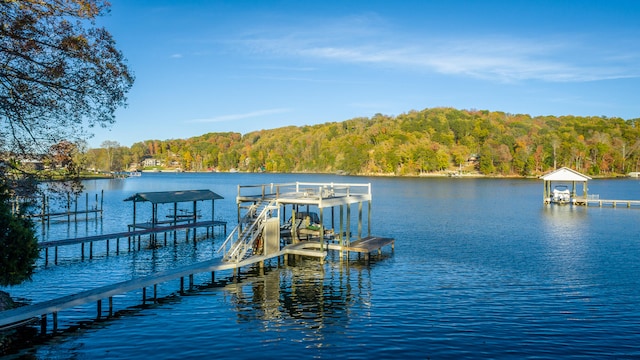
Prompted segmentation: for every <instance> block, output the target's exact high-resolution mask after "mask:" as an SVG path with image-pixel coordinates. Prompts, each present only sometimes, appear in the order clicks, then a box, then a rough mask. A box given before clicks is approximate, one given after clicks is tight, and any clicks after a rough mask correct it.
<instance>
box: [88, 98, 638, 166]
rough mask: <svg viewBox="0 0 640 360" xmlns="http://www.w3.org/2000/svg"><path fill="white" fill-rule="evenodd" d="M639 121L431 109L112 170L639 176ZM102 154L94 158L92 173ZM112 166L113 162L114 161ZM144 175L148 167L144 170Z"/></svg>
mask: <svg viewBox="0 0 640 360" xmlns="http://www.w3.org/2000/svg"><path fill="white" fill-rule="evenodd" d="M639 121H640V119H632V120H623V119H621V118H607V117H603V116H591V117H579V116H559V117H557V116H540V117H531V116H530V115H526V114H508V113H504V112H499V111H487V110H457V109H453V108H430V109H424V110H421V111H410V112H408V113H404V114H401V115H398V116H385V115H381V114H376V115H375V116H373V117H372V118H355V119H350V120H346V121H342V122H331V123H325V124H319V125H310V126H288V127H283V128H277V129H271V130H262V131H256V132H252V133H249V134H246V135H244V136H242V135H241V134H239V133H209V134H204V135H202V136H197V137H193V138H189V139H184V140H182V139H180V140H177V139H173V140H162V141H161V140H147V141H143V142H139V143H136V144H133V145H132V146H131V148H126V147H123V148H119V149H118V151H119V154H117V155H118V156H116V157H114V156H113V154H111V155H112V156H111V161H112V163H113V162H114V159H115V160H118V161H120V163H121V164H120V166H121V167H125V166H124V164H129V163H141V164H142V162H143V160H145V159H147V164H149V159H151V160H152V161H154V162H157V163H159V164H160V165H156V166H160V167H165V168H180V169H181V170H184V171H212V170H218V171H228V170H230V169H238V170H239V171H250V172H259V171H267V172H325V173H333V172H341V173H349V174H377V175H383V174H393V175H421V174H430V173H442V172H445V173H446V172H448V171H451V172H454V171H459V170H463V171H467V172H479V173H481V174H487V175H524V176H528V175H537V174H541V173H544V172H546V171H548V170H549V169H553V168H556V167H560V166H567V167H570V168H572V169H575V170H577V171H580V172H583V173H586V174H590V175H609V176H610V175H615V174H626V173H628V172H631V171H638V165H639V162H640V152H639V151H638V150H639V148H640V129H639V128H638V125H639V124H640V123H639ZM104 150H105V149H93V150H91V152H90V154H88V158H89V159H88V162H89V163H91V162H93V164H94V166H95V167H100V166H98V164H99V163H100V161H101V158H103V157H104V156H103V154H102V152H104ZM118 161H116V163H117V162H118ZM140 166H142V165H140Z"/></svg>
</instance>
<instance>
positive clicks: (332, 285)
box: [225, 259, 375, 347]
mask: <svg viewBox="0 0 640 360" xmlns="http://www.w3.org/2000/svg"><path fill="white" fill-rule="evenodd" d="M370 266H375V262H373V263H371V264H370V265H364V263H359V262H338V263H331V264H330V265H329V266H323V265H320V264H319V263H318V262H317V260H315V259H313V260H302V261H300V262H299V263H297V264H296V265H294V266H289V267H285V268H274V269H269V270H267V272H266V273H265V274H264V275H260V276H251V277H248V278H246V279H245V280H243V283H233V284H228V285H227V286H226V287H225V290H226V291H228V292H229V293H230V294H231V295H232V298H231V303H232V304H233V307H234V310H235V312H236V316H237V321H238V322H240V323H259V324H260V328H261V329H262V331H265V332H288V333H290V332H291V331H292V330H295V331H296V332H297V333H299V335H298V336H297V338H296V339H290V340H291V341H294V342H296V341H305V342H308V346H311V347H322V346H324V345H326V344H325V343H327V341H328V337H331V336H333V335H335V334H340V333H344V332H345V331H346V330H345V329H346V328H347V327H348V326H349V324H350V323H351V322H352V321H353V320H354V319H353V312H354V311H355V312H356V313H357V314H359V315H358V316H359V317H360V318H362V317H367V315H366V314H368V313H369V312H368V311H366V310H363V309H366V308H368V307H370V306H371V303H372V301H371V300H372V299H371V298H372V283H371V277H370V268H369V267H370ZM352 309H354V310H352Z"/></svg>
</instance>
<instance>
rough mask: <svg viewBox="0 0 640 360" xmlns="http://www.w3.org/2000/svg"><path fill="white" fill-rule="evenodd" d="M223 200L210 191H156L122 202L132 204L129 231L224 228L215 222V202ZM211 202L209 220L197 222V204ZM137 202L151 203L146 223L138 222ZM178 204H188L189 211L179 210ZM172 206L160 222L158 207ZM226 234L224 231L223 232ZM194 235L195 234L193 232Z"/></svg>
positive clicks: (134, 195)
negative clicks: (188, 227) (183, 225)
mask: <svg viewBox="0 0 640 360" xmlns="http://www.w3.org/2000/svg"><path fill="white" fill-rule="evenodd" d="M221 199H224V198H223V197H222V196H220V195H218V194H216V193H214V192H213V191H211V190H181V191H157V192H144V193H136V194H133V195H132V196H130V197H128V198H126V199H124V201H132V202H133V223H131V224H129V225H128V228H129V231H132V230H133V231H135V230H137V229H144V230H160V229H166V230H171V229H174V228H177V227H178V226H179V224H184V223H187V224H191V226H190V227H198V226H199V225H200V226H203V227H209V226H210V227H214V226H224V227H225V229H226V223H225V222H222V221H216V220H215V201H216V200H221ZM200 201H211V220H209V221H198V219H199V218H201V215H200V210H198V202H200ZM138 202H150V203H151V219H150V221H146V222H138V219H137V211H136V207H137V206H136V204H137V203H138ZM179 203H188V204H190V205H191V208H190V209H182V208H181V209H179V208H178V204H179ZM164 204H173V207H172V208H171V209H170V211H169V213H168V214H166V215H165V219H163V220H161V218H160V215H159V205H164ZM225 232H226V231H225ZM194 235H195V232H194Z"/></svg>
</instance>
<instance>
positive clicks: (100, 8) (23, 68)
mask: <svg viewBox="0 0 640 360" xmlns="http://www.w3.org/2000/svg"><path fill="white" fill-rule="evenodd" d="M108 8H109V4H108V3H107V2H106V1H104V0H2V1H0V190H1V191H0V210H1V211H0V226H1V227H0V253H2V254H3V256H2V257H0V269H2V271H3V273H2V276H3V278H1V279H0V282H1V283H3V284H7V283H15V282H19V281H21V280H23V279H25V278H28V274H29V273H28V272H27V273H24V271H27V270H28V269H29V267H30V266H31V265H32V263H33V261H34V259H35V256H37V254H38V252H37V248H36V249H35V250H34V249H33V248H32V240H33V239H34V236H35V235H34V233H33V232H32V231H31V232H30V223H29V222H28V221H25V220H23V219H22V218H21V217H20V214H16V213H13V212H9V211H6V210H7V209H10V206H9V203H8V202H9V200H10V197H11V196H13V195H15V194H16V193H22V194H28V193H29V192H31V191H33V190H34V189H37V187H31V188H29V189H28V191H25V190H24V189H22V188H21V187H22V186H23V185H24V184H33V182H32V181H30V180H31V179H32V176H33V173H30V172H29V171H28V169H25V168H24V167H21V166H20V165H21V163H22V162H24V161H25V160H36V159H38V160H39V159H43V158H45V159H46V158H48V159H49V161H51V162H52V163H54V165H57V164H63V165H64V166H67V167H68V168H71V169H72V170H73V169H74V167H73V162H72V161H73V151H75V150H74V149H75V148H76V147H75V146H74V145H73V144H77V143H80V142H81V141H82V140H84V139H86V138H87V137H88V134H89V133H88V131H89V129H90V128H91V127H94V126H108V125H110V124H112V123H113V122H114V120H115V117H114V113H115V110H116V109H117V108H118V107H120V106H123V105H125V103H126V96H125V95H126V93H127V92H128V91H129V89H130V88H131V86H132V84H133V76H132V74H131V72H130V70H129V68H128V67H127V65H126V63H125V60H124V57H123V54H122V53H121V52H120V51H119V50H118V49H117V48H116V46H115V41H114V39H113V38H112V36H111V35H110V34H109V32H107V31H106V30H105V29H104V28H100V27H97V26H96V23H95V20H96V18H97V17H99V16H101V15H103V14H104V13H105V12H106V11H108ZM67 174H68V175H70V176H72V175H75V174H77V172H76V171H70V172H67ZM20 180H23V181H20ZM6 254H14V255H11V256H9V257H7V256H4V255H6ZM15 254H23V255H24V256H19V257H15ZM15 261H20V262H22V263H23V264H22V265H23V267H14V266H12V264H13V263H14V262H15ZM6 272H8V273H6ZM25 275H27V276H25ZM4 276H9V278H6V277H4ZM7 279H8V280H7Z"/></svg>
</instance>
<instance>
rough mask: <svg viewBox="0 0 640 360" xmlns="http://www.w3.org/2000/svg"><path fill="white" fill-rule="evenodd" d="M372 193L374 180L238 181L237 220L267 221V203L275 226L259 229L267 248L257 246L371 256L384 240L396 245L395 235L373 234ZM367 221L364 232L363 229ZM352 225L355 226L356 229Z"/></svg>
mask: <svg viewBox="0 0 640 360" xmlns="http://www.w3.org/2000/svg"><path fill="white" fill-rule="evenodd" d="M371 199H372V196H371V184H355V183H305V182H296V183H285V184H262V185H248V186H247V185H240V186H238V196H237V198H236V202H237V205H238V219H239V220H238V223H239V226H240V227H242V224H243V223H246V220H243V219H247V218H250V219H256V220H255V222H260V221H263V220H260V219H261V216H259V214H258V212H260V211H261V209H263V208H265V207H268V210H267V213H269V215H266V217H269V218H271V220H270V222H271V223H273V224H274V225H270V226H271V227H273V229H271V230H268V231H265V232H264V233H262V234H261V235H260V237H261V239H260V242H261V244H264V246H263V249H261V246H258V249H257V250H258V251H259V252H263V251H264V253H265V254H268V253H269V252H270V251H275V250H276V249H281V248H283V247H284V246H287V244H292V245H295V246H296V247H298V248H307V249H315V250H317V251H320V252H324V251H325V250H338V251H343V254H345V253H346V255H347V256H348V253H349V252H357V253H364V254H365V257H366V258H367V259H368V255H369V253H371V252H373V251H376V250H377V251H378V252H380V250H381V248H382V247H384V246H386V245H391V246H392V248H393V244H394V240H393V239H391V238H384V237H375V236H372V235H371ZM266 204H268V205H266ZM353 207H357V225H356V226H352V221H354V220H355V219H353V217H354V216H353V215H352V212H354V211H353V210H355V209H353ZM365 208H366V211H365ZM365 212H366V221H365V218H364V215H365ZM276 219H277V220H276ZM314 219H315V220H314ZM276 221H277V222H276ZM265 223H266V222H265ZM276 224H277V225H276ZM327 224H330V225H327ZM276 226H277V229H276V228H275V227H276ZM365 226H366V235H363V232H364V231H365ZM352 228H356V229H357V231H355V232H353V231H352ZM238 231H240V232H242V231H243V230H242V229H239V230H238ZM231 235H233V233H232V234H231ZM223 247H224V246H223Z"/></svg>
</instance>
